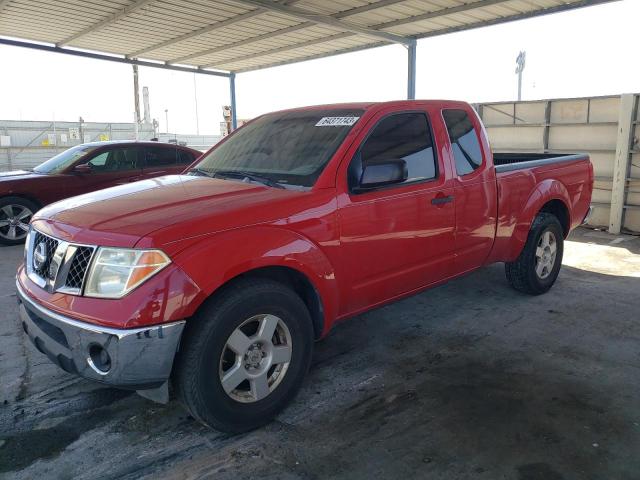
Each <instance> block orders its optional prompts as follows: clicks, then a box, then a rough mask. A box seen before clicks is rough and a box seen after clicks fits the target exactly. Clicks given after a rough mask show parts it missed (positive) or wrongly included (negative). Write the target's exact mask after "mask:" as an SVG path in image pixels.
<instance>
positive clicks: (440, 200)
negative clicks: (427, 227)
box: [431, 195, 455, 205]
mask: <svg viewBox="0 0 640 480" xmlns="http://www.w3.org/2000/svg"><path fill="white" fill-rule="evenodd" d="M454 198H455V197H454V196H453V195H449V196H446V197H445V196H442V197H435V198H432V199H431V205H444V204H445V203H451V202H453V199H454Z"/></svg>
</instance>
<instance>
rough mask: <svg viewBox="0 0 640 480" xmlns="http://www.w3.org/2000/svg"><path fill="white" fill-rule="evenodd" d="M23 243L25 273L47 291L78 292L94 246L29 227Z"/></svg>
mask: <svg viewBox="0 0 640 480" xmlns="http://www.w3.org/2000/svg"><path fill="white" fill-rule="evenodd" d="M28 242H29V243H28V245H27V258H26V268H27V275H28V276H29V278H30V279H31V280H33V281H34V282H35V283H36V284H38V285H39V286H40V287H42V288H44V289H45V290H47V291H48V292H62V293H68V294H71V295H81V294H82V289H83V287H84V281H85V277H86V276H87V271H88V270H89V266H90V265H91V259H92V258H93V253H94V252H95V249H96V247H94V246H90V245H76V244H73V243H68V242H65V241H62V240H59V239H57V238H53V237H50V236H49V235H45V234H44V233H41V232H38V231H37V230H35V229H33V230H32V231H31V235H29V239H28Z"/></svg>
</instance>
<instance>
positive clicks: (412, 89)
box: [407, 40, 418, 100]
mask: <svg viewBox="0 0 640 480" xmlns="http://www.w3.org/2000/svg"><path fill="white" fill-rule="evenodd" d="M417 43H418V42H417V41H416V40H413V41H412V42H411V44H409V45H408V46H407V100H415V98H416V44H417Z"/></svg>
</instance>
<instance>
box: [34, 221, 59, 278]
mask: <svg viewBox="0 0 640 480" xmlns="http://www.w3.org/2000/svg"><path fill="white" fill-rule="evenodd" d="M41 243H44V245H45V252H46V259H45V261H44V263H42V264H39V265H38V266H35V265H33V271H34V273H36V274H37V275H38V276H39V277H41V278H43V279H46V278H49V268H50V267H51V260H53V254H54V253H55V252H56V248H58V243H59V242H58V240H56V239H55V238H51V237H48V236H46V235H43V234H42V233H40V232H35V238H34V240H33V245H39V244H41Z"/></svg>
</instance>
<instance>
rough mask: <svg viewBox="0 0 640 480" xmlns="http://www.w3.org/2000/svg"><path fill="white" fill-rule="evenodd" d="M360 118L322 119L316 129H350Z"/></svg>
mask: <svg viewBox="0 0 640 480" xmlns="http://www.w3.org/2000/svg"><path fill="white" fill-rule="evenodd" d="M359 118H360V117H322V118H321V119H320V121H318V123H316V127H350V126H352V125H353V124H354V123H356V122H357V121H358V119H359Z"/></svg>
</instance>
